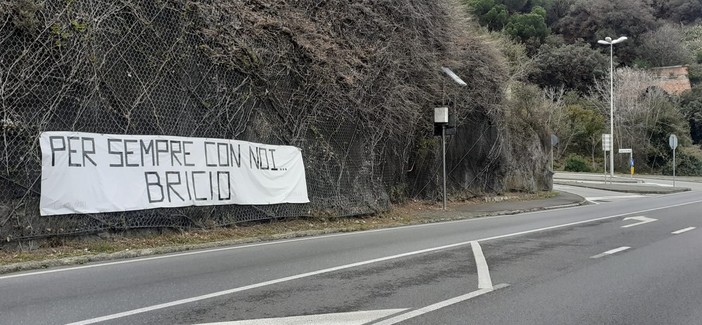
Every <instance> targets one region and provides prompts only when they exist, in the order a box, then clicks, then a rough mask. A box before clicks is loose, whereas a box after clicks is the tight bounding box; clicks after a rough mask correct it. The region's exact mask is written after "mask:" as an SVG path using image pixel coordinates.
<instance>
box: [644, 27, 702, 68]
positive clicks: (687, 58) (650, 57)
mask: <svg viewBox="0 0 702 325" xmlns="http://www.w3.org/2000/svg"><path fill="white" fill-rule="evenodd" d="M683 39H684V34H683V31H682V29H681V28H680V27H676V26H673V25H669V24H667V25H663V26H661V27H660V28H658V29H656V30H652V31H650V32H647V33H645V34H644V36H643V37H642V42H641V47H640V51H641V56H640V58H641V59H642V60H643V61H645V62H646V63H648V65H650V66H652V67H664V66H671V65H680V64H689V63H692V62H694V59H695V58H694V56H693V54H692V52H691V51H690V49H689V48H687V47H686V46H685V44H684V43H683Z"/></svg>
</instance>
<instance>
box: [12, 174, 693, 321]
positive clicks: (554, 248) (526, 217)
mask: <svg viewBox="0 0 702 325" xmlns="http://www.w3.org/2000/svg"><path fill="white" fill-rule="evenodd" d="M690 187H691V188H692V186H690ZM699 187H700V186H697V188H699ZM563 189H565V188H563ZM567 189H568V190H569V191H574V192H577V191H582V193H581V195H583V196H586V197H589V198H591V199H592V201H593V202H594V204H591V205H586V206H581V207H577V208H567V209H560V210H550V211H544V212H538V213H527V214H520V215H511V216H502V217H491V218H481V219H474V220H465V221H454V222H446V223H439V224H428V225H419V226H409V227H401V228H394V229H386V230H376V231H366V232H359V233H348V234H337V235H330V236H321V237H314V238H302V239H295V240H285V241H277V242H270V243H262V244H254V245H245V246H235V247H226V248H220V249H210V250H204V251H194V252H186V253H179V254H172V255H164V256H155V257H149V258H142V259H133V260H123V261H115V262H108V263H99V264H89V265H82V266H78V267H70V268H57V269H48V270H42V271H37V272H26V273H17V274H10V275H4V276H0V324H67V323H74V322H75V323H78V324H90V323H104V324H203V323H213V322H231V324H239V325H244V324H364V323H377V324H397V323H401V324H701V323H702V309H700V308H699V306H700V303H699V302H700V301H702V281H700V280H702V272H700V270H702V268H701V267H702V253H701V252H700V250H699V247H702V235H700V233H699V231H700V230H702V221H701V220H700V211H702V195H700V192H699V191H698V190H697V189H696V188H693V191H691V192H684V193H677V194H671V195H665V196H639V195H626V194H622V193H613V192H606V191H596V190H587V189H579V188H572V189H571V188H567ZM627 218H628V219H627ZM691 227H696V228H695V229H691ZM678 231H680V232H678ZM673 232H678V233H676V234H674V233H673Z"/></svg>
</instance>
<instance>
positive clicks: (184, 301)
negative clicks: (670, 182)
mask: <svg viewBox="0 0 702 325" xmlns="http://www.w3.org/2000/svg"><path fill="white" fill-rule="evenodd" d="M700 202H702V200H699V201H693V202H687V203H681V204H676V205H671V206H667V207H660V208H653V209H647V210H641V211H636V212H629V213H622V214H617V215H612V216H607V217H600V218H594V219H588V220H583V221H576V222H571V223H566V224H561V225H556V226H550V227H544V228H538V229H532V230H525V231H520V232H515V233H511V234H505V235H498V236H492V237H486V238H482V239H477V240H475V241H488V240H495V239H502V238H508V237H515V236H520V235H526V234H531V233H536V232H541V231H546V230H552V229H558V228H564V227H570V226H575V225H580V224H584V223H590V222H595V221H600V220H607V219H612V218H619V217H622V216H626V215H630V214H636V213H642V212H650V211H656V210H663V209H668V208H673V207H678V206H685V205H690V204H696V203H700ZM471 242H472V241H465V242H460V243H454V244H450V245H444V246H439V247H433V248H427V249H422V250H418V251H413V252H407V253H402V254H397V255H392V256H386V257H381V258H376V259H372V260H367V261H362V262H357V263H352V264H346V265H341V266H336V267H332V268H327V269H322V270H317V271H312V272H307V273H302V274H298V275H293V276H289V277H284V278H279V279H275V280H270V281H265V282H260V283H255V284H251V285H248V286H244V287H239V288H234V289H230V290H225V291H219V292H214V293H211V294H207V295H202V296H197V297H192V298H187V299H181V300H176V301H172V302H168V303H163V304H158V305H153V306H149V307H143V308H139V309H134V310H130V311H125V312H122V313H117V314H112V315H107V316H103V317H98V318H92V319H88V320H85V321H81V322H76V323H72V324H69V325H73V324H93V323H96V322H101V321H106V320H111V319H116V318H121V317H126V316H131V315H136V314H140V313H145V312H149V311H154V310H158V309H163V308H168V307H172V306H177V305H182V304H187V303H191V302H195V301H199V300H204V299H209V298H214V297H219V296H223V295H228V294H232V293H236V292H241V291H245V290H250V289H255V288H260V287H264V286H268V285H272V284H277V283H282V282H287V281H292V280H297V279H302V278H306V277H310V276H314V275H320V274H325V273H329V272H335V271H340V270H345V269H349V268H353V267H358V266H363V265H368V264H373V263H378V262H384V261H389V260H393V259H397V258H402V257H408V256H413V255H418V254H423V253H429V252H435V251H440V250H445V249H449V248H455V247H460V246H466V245H470V243H471ZM1 279H2V278H0V280H1Z"/></svg>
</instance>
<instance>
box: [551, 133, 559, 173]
mask: <svg viewBox="0 0 702 325" xmlns="http://www.w3.org/2000/svg"><path fill="white" fill-rule="evenodd" d="M557 144H558V137H557V136H556V135H555V134H551V171H552V172H553V146H555V145H557Z"/></svg>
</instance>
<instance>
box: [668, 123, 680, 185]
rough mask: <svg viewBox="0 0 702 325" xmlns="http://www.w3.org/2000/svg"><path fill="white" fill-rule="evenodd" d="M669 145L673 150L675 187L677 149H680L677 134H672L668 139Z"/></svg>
mask: <svg viewBox="0 0 702 325" xmlns="http://www.w3.org/2000/svg"><path fill="white" fill-rule="evenodd" d="M668 144H669V145H670V149H673V187H675V149H676V148H677V147H678V137H677V136H676V135H675V134H671V135H670V137H669V138H668Z"/></svg>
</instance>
